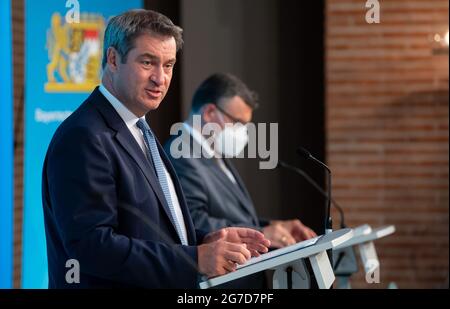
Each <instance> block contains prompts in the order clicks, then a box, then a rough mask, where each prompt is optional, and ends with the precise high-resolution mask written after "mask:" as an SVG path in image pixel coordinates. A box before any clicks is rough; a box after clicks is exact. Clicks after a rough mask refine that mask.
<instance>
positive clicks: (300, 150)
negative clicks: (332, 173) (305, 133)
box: [297, 147, 311, 159]
mask: <svg viewBox="0 0 450 309" xmlns="http://www.w3.org/2000/svg"><path fill="white" fill-rule="evenodd" d="M297 154H298V155H299V156H300V157H303V158H305V159H309V158H311V153H310V152H309V151H308V150H306V149H305V148H303V147H298V148H297Z"/></svg>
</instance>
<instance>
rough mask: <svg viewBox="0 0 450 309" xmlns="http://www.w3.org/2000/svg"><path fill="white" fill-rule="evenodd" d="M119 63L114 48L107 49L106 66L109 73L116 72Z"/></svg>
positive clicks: (117, 54) (118, 56) (118, 57)
mask: <svg viewBox="0 0 450 309" xmlns="http://www.w3.org/2000/svg"><path fill="white" fill-rule="evenodd" d="M119 61H120V55H119V53H118V52H117V50H116V49H115V48H114V47H108V50H107V51H106V65H107V66H108V67H109V70H110V71H111V72H115V71H117V65H118V63H119Z"/></svg>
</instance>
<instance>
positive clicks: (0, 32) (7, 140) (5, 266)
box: [0, 0, 14, 288]
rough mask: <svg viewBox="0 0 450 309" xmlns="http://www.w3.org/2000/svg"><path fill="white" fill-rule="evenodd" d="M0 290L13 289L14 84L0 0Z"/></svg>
mask: <svg viewBox="0 0 450 309" xmlns="http://www.w3.org/2000/svg"><path fill="white" fill-rule="evenodd" d="M0 68H1V69H0V115H1V118H0V145H1V151H0V171H1V172H0V288H10V287H11V286H12V267H13V263H12V258H13V253H12V248H13V233H12V232H13V154H14V150H13V83H12V32H11V1H10V0H2V1H0Z"/></svg>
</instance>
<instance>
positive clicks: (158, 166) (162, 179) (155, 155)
mask: <svg viewBox="0 0 450 309" xmlns="http://www.w3.org/2000/svg"><path fill="white" fill-rule="evenodd" d="M136 125H137V127H138V128H139V129H141V131H142V134H143V135H144V141H145V144H146V145H147V153H148V155H149V156H150V157H151V158H152V160H153V164H154V166H155V170H156V174H157V176H158V180H159V184H160V186H161V189H162V191H163V193H164V196H165V197H166V201H167V205H168V206H169V209H170V214H171V215H172V221H173V222H174V224H175V227H176V230H177V233H178V236H179V237H180V239H181V243H182V244H183V245H187V244H188V243H187V241H186V239H185V238H184V236H183V233H182V232H181V226H180V223H179V222H178V220H177V216H176V214H175V208H174V206H173V203H172V198H171V196H170V191H169V183H168V182H167V177H166V173H165V171H164V163H163V162H162V160H161V156H160V155H159V150H158V146H157V145H156V140H155V136H154V135H153V132H152V130H151V129H150V127H149V125H148V124H147V122H146V121H145V120H143V119H139V120H138V122H137V123H136Z"/></svg>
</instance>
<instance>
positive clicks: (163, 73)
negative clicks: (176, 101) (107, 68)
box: [111, 34, 177, 117]
mask: <svg viewBox="0 0 450 309" xmlns="http://www.w3.org/2000/svg"><path fill="white" fill-rule="evenodd" d="M176 49H177V48H176V43H175V39H174V38H173V37H164V36H159V35H150V34H143V35H140V36H139V37H137V38H136V39H135V40H134V48H132V49H131V50H130V51H129V52H128V54H127V57H126V62H125V63H122V61H121V59H120V56H119V55H118V53H117V52H115V55H117V57H116V61H115V66H112V68H111V71H112V83H113V88H114V92H115V95H116V97H117V98H118V99H119V100H120V101H121V102H122V103H123V104H125V105H126V106H127V108H128V109H129V110H130V111H132V112H133V113H134V114H135V115H136V116H138V117H141V116H143V115H145V114H146V113H147V112H149V111H151V110H154V109H156V108H158V106H159V104H160V103H161V101H162V100H163V99H164V97H165V95H166V93H167V91H168V90H169V85H170V81H171V79H172V73H173V67H174V65H175V61H176Z"/></svg>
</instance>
